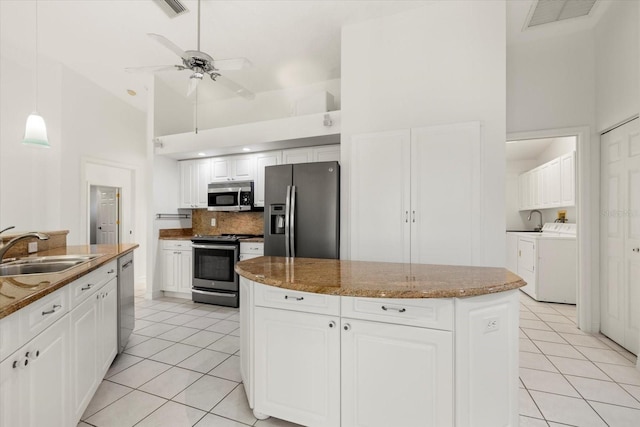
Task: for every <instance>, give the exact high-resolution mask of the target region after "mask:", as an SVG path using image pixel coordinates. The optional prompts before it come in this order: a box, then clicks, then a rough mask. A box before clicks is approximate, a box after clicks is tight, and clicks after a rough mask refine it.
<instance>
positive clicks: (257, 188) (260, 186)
mask: <svg viewBox="0 0 640 427" xmlns="http://www.w3.org/2000/svg"><path fill="white" fill-rule="evenodd" d="M280 163H282V152H280V151H272V152H268V153H258V154H257V155H256V179H255V182H254V187H253V190H254V193H253V204H254V205H255V206H264V168H266V167H267V166H275V165H279V164H280Z"/></svg>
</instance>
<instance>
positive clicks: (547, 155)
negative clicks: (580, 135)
mask: <svg viewBox="0 0 640 427" xmlns="http://www.w3.org/2000/svg"><path fill="white" fill-rule="evenodd" d="M575 149H576V137H575V136H565V137H560V138H553V141H552V142H551V144H549V146H548V147H547V148H546V149H545V150H544V151H542V152H541V153H540V154H539V155H538V157H536V162H537V164H536V166H539V165H543V164H545V163H547V162H549V161H551V160H553V159H555V158H557V157H560V156H562V155H563V154H566V153H570V152H571V151H575Z"/></svg>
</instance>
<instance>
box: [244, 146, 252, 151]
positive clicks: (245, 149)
mask: <svg viewBox="0 0 640 427" xmlns="http://www.w3.org/2000/svg"><path fill="white" fill-rule="evenodd" d="M242 151H251V148H249V147H244V148H243V149H242Z"/></svg>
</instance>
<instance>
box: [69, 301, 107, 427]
mask: <svg viewBox="0 0 640 427" xmlns="http://www.w3.org/2000/svg"><path fill="white" fill-rule="evenodd" d="M99 299H100V291H98V292H97V293H96V294H95V295H92V296H91V297H89V298H88V299H86V300H85V301H84V302H83V303H82V304H80V305H79V306H78V307H76V308H75V309H74V310H73V311H72V312H71V316H70V317H71V319H70V320H71V349H72V352H71V367H70V369H71V415H72V416H73V419H74V420H79V419H80V417H81V416H82V413H83V412H84V410H85V409H86V407H87V405H88V404H89V402H90V401H91V399H92V398H93V393H94V391H95V390H96V388H97V387H98V383H99V382H100V381H101V379H102V377H99V374H98V364H99V362H98V352H99V343H98V340H99V339H101V337H100V336H99V335H98V318H99V313H98V311H99Z"/></svg>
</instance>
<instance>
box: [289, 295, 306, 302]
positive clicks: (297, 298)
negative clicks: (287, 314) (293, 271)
mask: <svg viewBox="0 0 640 427" xmlns="http://www.w3.org/2000/svg"><path fill="white" fill-rule="evenodd" d="M284 299H292V300H295V301H302V300H303V299H304V297H290V296H289V295H285V296H284Z"/></svg>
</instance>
